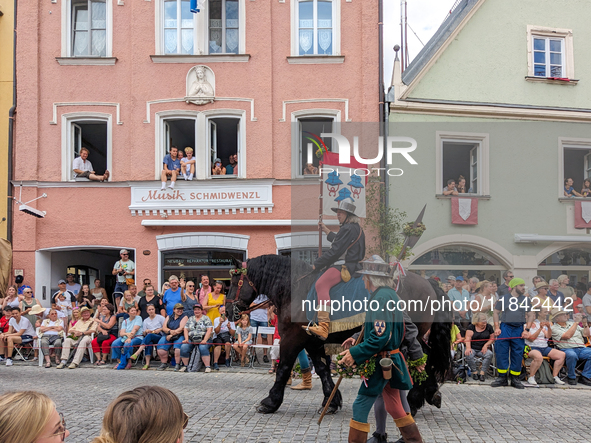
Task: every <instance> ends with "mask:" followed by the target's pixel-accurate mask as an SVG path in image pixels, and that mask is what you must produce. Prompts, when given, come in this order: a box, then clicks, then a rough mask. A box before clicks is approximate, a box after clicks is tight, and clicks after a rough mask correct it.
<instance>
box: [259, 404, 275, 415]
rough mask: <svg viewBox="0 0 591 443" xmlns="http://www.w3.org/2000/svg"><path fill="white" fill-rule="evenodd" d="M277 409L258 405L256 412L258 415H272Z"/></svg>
mask: <svg viewBox="0 0 591 443" xmlns="http://www.w3.org/2000/svg"><path fill="white" fill-rule="evenodd" d="M276 410H277V409H273V408H270V407H269V406H267V405H258V406H257V412H258V413H259V414H273V413H274V412H275V411H276Z"/></svg>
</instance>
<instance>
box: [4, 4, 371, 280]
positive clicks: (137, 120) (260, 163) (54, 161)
mask: <svg viewBox="0 0 591 443" xmlns="http://www.w3.org/2000/svg"><path fill="white" fill-rule="evenodd" d="M159 4H160V2H159V1H155V0H153V1H134V2H125V3H124V5H122V6H119V5H118V3H117V2H113V4H112V8H113V29H114V32H113V44H112V46H113V53H112V55H113V57H116V58H117V60H116V63H115V64H114V65H113V66H64V65H63V64H60V63H59V62H58V58H59V57H60V56H61V55H62V52H61V41H60V39H61V32H62V27H63V26H64V20H63V18H62V8H65V5H67V3H66V1H65V0H60V2H59V3H57V4H51V5H50V7H49V9H50V11H51V13H50V14H48V13H47V9H48V6H47V5H44V4H41V3H36V2H25V3H24V4H23V5H22V7H21V10H20V11H19V40H18V44H19V47H18V54H17V70H18V76H19V84H18V87H19V90H18V93H19V117H18V120H17V146H16V151H15V182H17V181H18V182H19V183H20V181H23V183H24V186H25V187H24V189H23V199H25V198H26V199H27V200H30V199H32V198H35V197H37V196H40V195H42V194H43V193H47V196H48V197H47V198H44V199H40V200H38V201H37V202H36V203H35V205H36V206H35V207H36V208H38V209H40V210H43V211H46V212H47V214H46V216H45V218H43V219H35V218H33V217H30V216H28V215H25V214H22V213H19V214H16V215H15V230H14V245H15V256H14V267H15V268H25V269H26V272H27V274H28V275H29V276H31V274H32V273H33V272H34V269H35V260H36V257H37V258H39V257H42V258H43V259H44V260H50V256H51V251H54V250H57V249H58V248H60V247H75V246H76V245H85V246H89V245H101V246H105V247H112V248H117V247H133V248H136V261H137V266H138V277H139V278H142V276H144V275H148V276H149V277H150V278H152V281H153V282H157V281H158V280H157V278H158V273H159V269H158V266H159V261H158V259H159V253H158V244H157V240H156V237H157V236H160V235H167V234H174V233H186V234H191V233H207V232H215V233H230V234H235V235H248V236H250V240H249V242H248V251H247V252H248V256H249V257H254V256H257V255H260V254H264V253H275V252H276V250H277V245H276V242H275V237H274V236H275V235H278V234H285V233H289V232H290V231H291V229H290V226H286V225H285V223H284V222H285V221H289V220H291V219H292V217H294V214H292V211H291V199H292V193H293V192H296V191H297V189H296V190H295V191H294V186H292V185H293V184H295V183H296V182H299V181H300V180H295V181H294V180H292V168H291V162H292V123H291V119H292V117H291V116H292V113H293V112H296V111H300V110H313V109H320V110H322V109H325V110H326V109H327V110H334V111H335V112H339V113H340V115H341V120H342V121H343V122H344V121H345V119H347V118H348V119H351V120H353V121H377V119H378V96H377V88H376V82H377V79H378V51H377V40H378V34H377V16H378V11H377V4H378V2H377V0H371V1H364V2H359V1H358V2H346V1H344V0H342V1H340V2H339V3H338V4H339V5H340V16H341V23H340V27H341V54H342V56H344V61H342V63H330V64H322V63H317V62H316V60H311V61H310V60H309V64H292V63H289V62H288V59H289V57H290V55H291V53H290V33H291V28H290V7H291V6H290V3H289V2H286V3H281V2H276V1H275V2H266V1H244V2H242V4H243V5H244V6H245V17H246V21H245V24H246V25H245V34H246V37H245V43H246V48H245V53H246V54H249V55H250V58H249V59H248V61H247V62H221V61H217V59H213V58H211V57H210V58H205V59H204V58H203V57H201V58H200V57H198V56H196V57H192V58H191V59H190V60H189V61H190V62H187V63H181V62H178V60H177V61H175V62H168V63H155V62H154V61H153V60H152V57H151V56H152V55H154V54H155V53H156V45H155V17H156V10H157V7H158V5H159ZM212 60H213V61H212ZM60 61H61V60H60ZM168 61H170V59H169V60H168ZM62 63H63V61H62ZM196 65H206V66H207V67H209V68H210V69H212V70H213V72H214V74H215V96H216V101H215V102H214V103H209V104H205V105H200V106H197V105H194V104H187V103H185V102H183V101H174V102H171V101H168V102H164V103H163V102H157V103H148V102H153V101H158V100H170V99H182V98H183V97H185V95H187V91H186V78H187V72H188V71H189V70H190V69H191V68H192V67H193V66H196ZM219 98H239V99H248V100H251V101H237V100H223V101H222V100H217V99H219ZM294 101H295V102H294ZM89 102H92V103H95V104H96V103H108V105H104V104H103V105H94V106H91V105H89V104H88V103H89ZM286 102H287V103H286ZM290 102H291V103H290ZM85 103H86V104H85ZM115 105H118V106H115ZM148 105H149V112H148V111H147V106H148ZM251 105H252V106H253V108H251ZM219 109H229V110H240V111H244V113H245V117H244V122H245V124H244V127H243V128H241V130H245V131H246V143H245V146H244V149H245V152H246V156H245V162H244V163H245V164H246V170H245V177H244V178H242V179H238V180H222V181H219V185H220V186H222V187H231V186H236V185H238V186H239V187H244V188H245V189H246V188H248V186H251V185H252V184H253V183H258V182H257V180H259V181H260V180H261V179H266V180H268V181H269V183H271V189H272V193H273V207H272V212H271V211H269V210H261V211H257V210H253V211H250V208H249V209H248V211H244V212H243V213H242V212H237V213H235V214H234V213H232V212H231V211H230V212H229V213H227V212H225V211H223V210H222V211H218V212H216V213H215V214H214V213H213V212H210V213H208V214H207V215H203V213H201V214H193V213H192V211H191V215H189V212H187V213H184V212H183V211H181V213H176V212H174V211H172V212H170V213H166V206H165V205H163V206H161V207H160V209H163V208H164V210H165V212H159V213H158V214H156V213H155V212H154V213H151V214H146V213H143V214H140V213H139V212H138V213H136V212H133V211H132V210H130V207H129V206H130V200H131V196H130V194H131V191H130V188H133V187H136V186H153V188H154V189H155V190H159V189H160V179H159V177H158V180H156V174H155V171H156V169H159V168H160V165H159V160H158V158H156V156H155V151H156V146H157V144H158V143H159V140H158V139H157V134H158V128H157V126H156V125H157V120H158V119H157V116H158V115H159V114H158V113H162V112H165V111H178V112H195V111H198V112H207V111H212V110H219ZM253 109H254V112H253ZM117 111H119V112H120V113H119V114H117ZM83 112H94V113H103V114H108V115H110V118H111V121H112V125H111V140H112V159H111V164H112V168H111V170H110V172H111V178H110V180H109V183H104V184H97V183H81V182H71V181H62V169H63V168H64V160H63V158H62V147H61V146H62V144H63V143H64V142H65V141H64V140H65V137H68V136H69V135H68V134H67V131H65V130H64V126H63V118H64V116H68V115H70V114H72V113H83ZM54 113H55V114H54ZM284 118H285V121H283V119H284ZM198 148H199V146H198ZM201 148H205V146H201ZM89 160H90V161H92V160H93V159H92V156H91V157H90V158H89ZM225 162H226V160H224V163H225ZM66 166H67V168H68V169H69V165H66ZM206 182H207V183H206ZM208 184H209V185H211V182H210V181H209V180H204V181H199V180H198V181H193V182H189V183H188V182H183V181H179V182H177V189H180V190H183V191H187V192H189V191H190V190H199V189H201V187H202V186H205V185H208ZM25 195H26V197H25ZM25 201H26V200H25ZM314 201H315V202H316V203H315V204H316V205H317V199H316V198H315V199H314ZM234 203H236V202H234ZM230 206H231V205H230ZM146 220H151V221H156V222H160V221H165V222H166V223H167V225H166V226H164V224H165V223H162V224H160V225H158V226H153V227H147V226H143V225H142V222H144V221H146ZM228 220H236V226H219V223H218V222H227V221H228ZM273 220H279V221H281V223H279V224H277V225H273V224H272V221H273ZM188 221H199V222H202V223H205V224H206V225H205V226H203V225H200V226H186V224H187V223H186V222H188ZM259 221H260V222H261V223H267V224H266V225H264V226H263V225H260V226H259V225H258V222H259ZM240 223H242V224H240ZM244 223H247V225H244ZM269 223H271V225H269ZM175 224H176V225H175ZM311 229H314V227H312V228H311ZM180 247H184V245H181V246H180ZM143 250H150V251H151V252H152V253H151V254H150V255H148V256H144V255H142V254H141V251H143ZM43 251H46V252H43ZM47 251H49V252H47ZM43 268H44V271H43V275H44V276H45V277H43V278H55V275H53V274H55V272H54V271H51V272H53V274H52V275H51V277H49V274H48V272H49V271H48V269H49V267H48V266H47V265H46V264H44V265H43ZM52 269H53V268H52ZM38 278H41V277H40V276H39V275H38ZM26 281H27V283H29V284H31V286H33V281H32V277H31V278H27V279H26ZM34 283H35V287H36V288H37V290H39V288H40V287H41V286H42V285H47V284H48V283H47V282H40V281H36V282H34ZM50 285H51V286H52V287H53V286H55V282H51V283H50Z"/></svg>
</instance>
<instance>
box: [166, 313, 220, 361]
mask: <svg viewBox="0 0 591 443" xmlns="http://www.w3.org/2000/svg"><path fill="white" fill-rule="evenodd" d="M193 313H194V314H195V315H194V316H193V317H191V318H189V320H188V321H187V323H186V324H185V330H184V335H185V340H184V341H183V345H182V347H181V360H182V362H183V364H184V366H183V368H182V369H181V367H180V363H178V364H177V365H176V368H175V371H179V370H180V371H186V370H187V365H188V364H189V358H191V352H193V349H194V348H195V346H199V355H200V356H201V359H202V360H203V364H204V365H205V372H211V367H210V362H211V357H210V355H209V344H208V343H209V339H210V338H211V336H212V335H213V324H212V323H211V320H210V319H209V317H208V316H207V315H203V307H202V306H201V305H200V304H196V305H195V306H194V307H193Z"/></svg>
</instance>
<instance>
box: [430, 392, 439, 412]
mask: <svg viewBox="0 0 591 443" xmlns="http://www.w3.org/2000/svg"><path fill="white" fill-rule="evenodd" d="M431 404H432V405H433V406H435V407H436V408H437V409H441V391H437V392H436V393H435V394H433V398H432V399H431Z"/></svg>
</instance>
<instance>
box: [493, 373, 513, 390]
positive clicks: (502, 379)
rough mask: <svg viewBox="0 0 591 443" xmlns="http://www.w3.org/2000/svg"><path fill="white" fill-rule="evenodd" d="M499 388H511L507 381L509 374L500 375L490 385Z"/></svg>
mask: <svg viewBox="0 0 591 443" xmlns="http://www.w3.org/2000/svg"><path fill="white" fill-rule="evenodd" d="M499 386H509V382H508V381H507V374H502V375H499V376H498V377H497V378H496V380H495V381H493V382H492V383H491V384H490V387H491V388H498V387H499Z"/></svg>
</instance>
